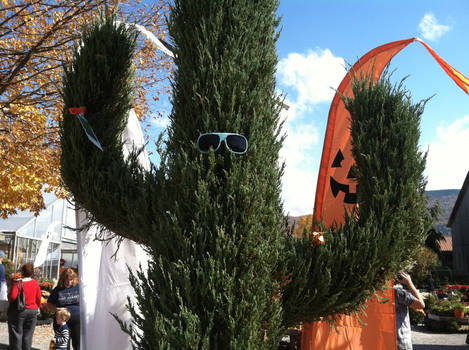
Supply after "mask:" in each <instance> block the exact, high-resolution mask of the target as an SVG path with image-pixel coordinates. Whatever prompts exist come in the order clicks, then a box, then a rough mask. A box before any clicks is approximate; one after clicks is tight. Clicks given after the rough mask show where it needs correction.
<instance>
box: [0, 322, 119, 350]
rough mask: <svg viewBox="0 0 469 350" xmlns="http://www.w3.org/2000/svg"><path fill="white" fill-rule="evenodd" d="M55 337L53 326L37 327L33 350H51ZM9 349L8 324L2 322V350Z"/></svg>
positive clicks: (0, 347)
mask: <svg viewBox="0 0 469 350" xmlns="http://www.w3.org/2000/svg"><path fill="white" fill-rule="evenodd" d="M53 336H54V331H53V330H52V325H51V324H47V325H40V326H36V330H35V331H34V338H33V350H47V349H49V344H50V340H51V339H52V337H53ZM7 349H8V326H7V323H6V322H0V350H7ZM116 350H117V349H116Z"/></svg>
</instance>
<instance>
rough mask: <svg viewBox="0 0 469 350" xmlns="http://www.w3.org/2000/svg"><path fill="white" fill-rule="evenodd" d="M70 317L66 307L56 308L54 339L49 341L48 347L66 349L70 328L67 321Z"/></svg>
mask: <svg viewBox="0 0 469 350" xmlns="http://www.w3.org/2000/svg"><path fill="white" fill-rule="evenodd" d="M69 319H70V312H69V311H68V310H67V309H58V310H57V312H56V313H55V323H54V332H55V335H54V339H53V340H51V342H50V349H68V342H69V340H70V330H69V329H68V326H67V321H68V320H69Z"/></svg>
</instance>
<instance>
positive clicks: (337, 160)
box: [331, 149, 344, 168]
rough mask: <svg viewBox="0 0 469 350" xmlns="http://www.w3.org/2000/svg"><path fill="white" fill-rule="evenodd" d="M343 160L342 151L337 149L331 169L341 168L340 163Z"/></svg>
mask: <svg viewBox="0 0 469 350" xmlns="http://www.w3.org/2000/svg"><path fill="white" fill-rule="evenodd" d="M343 160H344V155H343V154H342V151H341V150H340V149H339V151H338V152H337V154H336V156H335V158H334V161H333V162H332V166H331V167H332V168H340V167H341V166H342V164H341V163H342V161H343Z"/></svg>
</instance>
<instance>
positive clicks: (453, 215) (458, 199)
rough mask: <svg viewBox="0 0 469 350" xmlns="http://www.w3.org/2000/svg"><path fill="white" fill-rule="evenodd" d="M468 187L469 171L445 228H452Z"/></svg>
mask: <svg viewBox="0 0 469 350" xmlns="http://www.w3.org/2000/svg"><path fill="white" fill-rule="evenodd" d="M468 187H469V171H468V172H467V175H466V179H465V180H464V183H463V185H462V188H461V190H460V191H459V195H458V198H457V199H456V203H454V207H453V211H452V212H451V215H450V217H449V220H448V224H447V225H446V226H448V227H451V226H453V222H454V219H455V218H456V214H457V213H458V210H459V206H460V205H461V203H462V201H463V199H464V196H465V195H466V191H467V188H468Z"/></svg>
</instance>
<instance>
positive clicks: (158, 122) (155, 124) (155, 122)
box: [151, 115, 169, 130]
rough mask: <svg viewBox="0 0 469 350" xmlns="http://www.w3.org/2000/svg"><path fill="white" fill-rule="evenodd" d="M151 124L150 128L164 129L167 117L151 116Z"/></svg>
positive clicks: (167, 122)
mask: <svg viewBox="0 0 469 350" xmlns="http://www.w3.org/2000/svg"><path fill="white" fill-rule="evenodd" d="M151 125H152V128H156V129H157V130H159V129H166V128H167V127H168V125H169V118H168V116H167V115H162V116H153V117H152V118H151Z"/></svg>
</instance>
